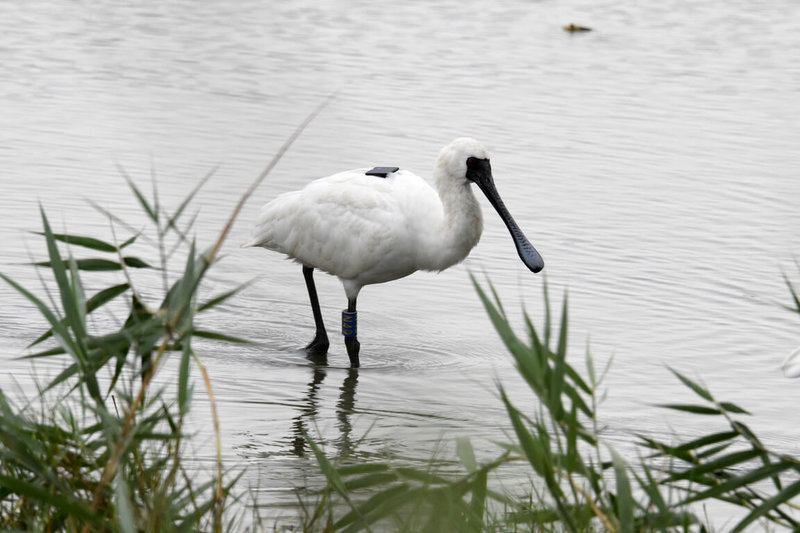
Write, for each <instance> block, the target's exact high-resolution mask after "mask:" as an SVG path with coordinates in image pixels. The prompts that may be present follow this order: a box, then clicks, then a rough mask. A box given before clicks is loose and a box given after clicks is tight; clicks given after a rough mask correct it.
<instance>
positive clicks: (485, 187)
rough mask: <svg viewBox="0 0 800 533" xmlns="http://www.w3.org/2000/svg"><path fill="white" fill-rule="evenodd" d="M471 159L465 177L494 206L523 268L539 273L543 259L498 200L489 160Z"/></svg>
mask: <svg viewBox="0 0 800 533" xmlns="http://www.w3.org/2000/svg"><path fill="white" fill-rule="evenodd" d="M471 159H472V161H470V162H469V164H468V171H467V177H468V178H469V179H470V180H472V181H473V182H475V184H477V185H478V187H480V189H481V191H483V194H484V195H486V198H487V199H488V200H489V203H491V204H492V206H494V208H495V210H496V211H497V214H498V215H500V218H502V219H503V222H504V223H505V225H506V227H507V228H508V231H509V233H511V238H512V239H514V246H516V248H517V253H518V254H519V258H520V259H522V262H523V263H525V266H526V267H528V268H529V269H530V270H531V272H534V273H535V272H539V271H540V270H542V269H543V268H544V259H542V256H541V255H539V252H537V251H536V248H534V247H533V245H532V244H531V241H529V240H528V238H527V237H526V236H525V234H524V233H523V232H522V230H521V229H519V226H517V223H516V222H515V221H514V217H512V216H511V213H509V212H508V208H506V205H505V204H504V203H503V199H502V198H500V194H498V192H497V189H496V188H495V186H494V179H493V178H492V168H491V166H490V164H489V160H487V159H483V160H475V159H474V158H471Z"/></svg>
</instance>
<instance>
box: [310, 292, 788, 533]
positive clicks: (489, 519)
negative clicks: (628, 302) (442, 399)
mask: <svg viewBox="0 0 800 533" xmlns="http://www.w3.org/2000/svg"><path fill="white" fill-rule="evenodd" d="M473 283H474V285H475V288H476V290H477V291H478V294H479V296H480V298H481V300H482V302H483V304H484V306H485V308H486V311H487V313H488V315H489V318H490V319H491V321H492V323H493V324H494V326H495V328H496V330H497V332H498V333H499V335H500V337H501V339H502V340H503V342H504V344H505V346H506V348H507V349H508V351H509V352H510V354H511V356H512V357H513V359H514V361H515V363H516V366H517V369H518V371H519V373H520V376H521V377H522V378H523V379H524V381H525V383H526V384H527V385H528V388H529V389H530V390H531V391H532V392H533V393H534V394H535V395H536V397H537V398H538V403H537V404H536V406H535V407H534V408H530V407H527V408H525V409H520V408H519V407H518V406H516V405H514V404H513V403H512V401H511V400H510V399H509V397H508V395H507V394H506V392H505V390H504V388H503V386H502V384H498V389H499V396H500V401H502V402H503V404H504V406H505V408H506V412H507V414H508V418H509V422H510V425H511V427H512V428H513V433H512V436H513V439H512V441H511V442H508V443H500V444H499V447H500V450H499V452H500V453H499V455H498V457H496V458H495V459H493V460H491V461H488V462H485V463H479V462H478V461H477V460H476V458H475V454H474V452H473V450H472V446H471V445H470V443H469V440H467V439H459V441H458V442H457V445H456V451H457V455H458V458H459V461H460V463H461V467H462V472H463V473H462V474H461V475H454V474H452V473H449V474H448V473H444V472H437V470H436V468H435V467H434V463H433V462H432V463H431V467H430V468H429V469H419V468H408V467H399V466H396V465H394V464H393V463H392V462H391V461H376V462H372V463H358V464H342V465H334V464H332V463H331V462H330V461H329V460H328V459H327V457H326V456H325V454H324V452H323V451H322V450H321V449H320V448H319V447H318V446H317V445H313V450H314V452H315V454H316V456H317V459H318V461H319V463H320V467H321V469H322V471H323V473H324V474H325V475H326V476H327V479H328V485H327V487H326V488H325V490H324V491H323V492H322V493H321V496H320V497H319V499H318V500H317V501H316V502H315V505H314V506H309V507H308V508H307V511H306V515H305V529H307V530H325V531H346V532H348V533H351V532H356V531H375V530H379V531H383V530H390V531H414V532H437V531H466V532H482V531H570V532H579V531H580V532H583V531H613V532H634V531H662V532H678V531H699V532H702V531H709V530H713V528H712V526H711V524H710V523H709V519H708V517H707V516H705V515H704V514H703V515H698V514H697V511H698V510H703V509H708V508H712V509H724V512H725V513H726V516H729V517H731V518H730V519H729V524H728V525H726V529H725V530H726V531H732V532H738V531H745V530H751V529H752V528H753V527H756V524H758V525H759V526H760V528H763V530H774V529H785V530H794V531H796V530H798V529H800V522H798V520H797V518H796V516H795V515H796V511H797V509H798V506H797V504H796V502H795V497H796V496H797V495H798V494H800V461H798V459H797V458H796V457H793V456H789V455H787V454H783V453H778V452H775V451H773V450H771V449H770V448H769V447H767V446H766V445H765V444H764V443H763V441H761V440H760V439H759V438H758V437H757V436H756V435H755V433H754V432H753V431H752V430H751V429H750V428H749V427H748V426H747V425H746V424H745V423H744V422H743V421H742V420H743V419H742V417H743V416H748V413H747V411H746V410H745V409H743V408H742V407H739V406H738V405H737V404H734V403H731V402H725V401H720V400H718V399H716V398H715V397H714V396H713V395H712V393H711V392H710V391H709V390H708V388H706V387H704V386H702V385H700V384H699V383H697V382H696V381H693V380H691V379H689V378H688V377H686V376H685V375H683V374H681V373H680V372H678V371H676V370H672V369H670V370H671V372H672V373H673V374H674V376H675V377H676V378H677V379H678V380H680V382H682V383H683V384H684V385H685V386H686V387H687V388H688V389H689V390H690V391H691V393H692V394H694V395H695V397H696V398H698V400H697V401H696V402H693V403H679V404H665V405H663V406H662V407H663V408H666V409H670V410H673V411H680V412H682V413H685V414H687V415H688V416H701V417H713V418H716V419H719V420H720V421H721V423H722V424H721V425H722V429H721V430H720V429H715V430H709V433H708V434H705V435H701V436H699V437H693V438H691V439H688V440H681V439H677V440H678V441H677V442H664V441H663V440H659V439H656V438H653V437H650V436H647V435H637V436H635V438H634V439H633V440H632V442H631V446H633V447H635V452H634V453H635V457H636V459H635V460H631V459H630V456H631V453H630V452H629V451H628V452H627V453H626V456H627V457H628V459H627V460H626V459H625V458H623V456H622V454H621V453H620V452H618V451H617V450H615V449H614V448H613V447H612V446H611V445H609V443H608V442H606V441H605V440H604V438H603V431H602V425H601V424H600V423H599V411H598V403H599V402H598V399H599V388H600V385H601V381H602V376H603V374H604V373H605V371H606V370H607V368H606V369H605V370H604V371H603V372H601V373H599V374H598V372H597V371H596V369H595V367H594V364H593V362H592V358H591V354H589V353H587V356H586V363H587V364H586V370H585V371H584V372H580V371H579V370H578V369H577V368H575V367H573V366H572V365H571V364H570V362H569V361H568V360H567V326H568V318H567V316H568V312H567V303H566V299H565V300H564V304H563V308H562V310H561V316H560V321H559V323H558V324H554V323H553V320H552V318H551V310H550V305H549V299H548V294H547V289H546V288H545V290H544V301H545V304H546V305H545V314H544V324H543V326H542V327H541V328H537V327H535V326H534V325H533V323H532V321H531V320H530V318H529V317H528V316H527V314H526V315H525V317H524V318H525V324H526V329H527V332H526V333H527V335H526V337H527V338H526V339H525V338H521V337H519V336H518V335H517V334H516V333H515V332H514V330H513V328H512V326H511V324H510V322H509V320H508V317H507V315H506V313H505V310H504V309H503V306H502V303H501V302H500V300H499V298H498V297H497V294H496V293H494V291H493V289H492V290H490V291H489V292H487V291H486V290H485V289H484V288H483V287H481V286H480V284H478V283H477V282H476V281H475V280H474V278H473ZM792 292H793V296H795V301H796V292H795V291H794V290H793V291H792ZM797 311H798V312H800V306H798V307H797ZM718 425H719V424H718ZM676 438H677V437H676ZM504 466H510V467H514V468H517V469H523V468H524V469H525V470H526V471H527V472H528V475H529V477H530V479H531V486H530V489H529V492H528V494H527V495H526V496H520V495H511V494H508V493H504V492H497V491H495V490H492V485H491V484H490V483H489V481H490V480H491V477H492V476H493V475H494V474H496V473H497V471H498V469H500V468H502V467H504Z"/></svg>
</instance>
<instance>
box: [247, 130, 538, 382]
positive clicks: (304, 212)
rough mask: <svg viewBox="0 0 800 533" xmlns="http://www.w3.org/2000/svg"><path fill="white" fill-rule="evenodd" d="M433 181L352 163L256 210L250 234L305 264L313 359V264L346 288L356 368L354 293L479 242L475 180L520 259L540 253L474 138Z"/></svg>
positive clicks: (532, 259) (434, 265)
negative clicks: (502, 195) (519, 223)
mask: <svg viewBox="0 0 800 533" xmlns="http://www.w3.org/2000/svg"><path fill="white" fill-rule="evenodd" d="M433 173H434V179H435V188H434V187H431V186H430V185H429V184H428V182H426V181H425V180H424V179H422V178H420V177H419V176H417V175H416V174H413V173H411V172H409V171H407V170H400V169H398V168H396V167H376V168H373V169H371V170H370V169H361V170H350V171H347V172H341V173H339V174H334V175H333V176H329V177H327V178H321V179H318V180H316V181H312V182H311V183H309V184H308V185H306V186H305V187H304V188H303V189H302V190H299V191H293V192H289V193H286V194H282V195H281V196H279V197H277V198H275V199H274V200H273V201H271V202H269V203H268V204H267V205H265V206H264V207H263V208H262V209H261V214H260V215H259V217H258V220H257V222H256V225H255V228H254V230H253V238H252V240H251V241H250V242H248V243H247V244H245V245H244V246H261V247H263V248H267V249H269V250H274V251H276V252H281V253H283V254H286V255H287V256H288V257H290V258H291V259H294V260H295V261H296V262H298V263H300V264H301V265H303V276H304V277H305V281H306V287H307V288H308V295H309V298H310V299H311V308H312V310H313V313H314V322H315V324H316V328H317V331H316V335H315V336H314V340H312V341H311V343H310V344H309V345H308V346H307V347H306V351H307V353H308V354H309V355H310V356H313V357H322V356H324V355H325V354H327V351H328V346H329V343H328V334H327V333H326V332H325V325H324V323H323V321H322V313H321V312H320V308H319V299H318V298H317V290H316V288H315V286H314V278H313V275H314V269H315V268H318V269H320V270H323V271H325V272H327V273H329V274H333V275H334V276H337V277H338V278H339V279H340V280H341V281H342V284H343V285H344V291H345V294H346V295H347V310H346V311H343V312H342V334H343V335H344V337H345V339H344V342H345V345H346V346H347V355H348V356H349V357H350V364H351V366H353V367H357V366H358V365H359V360H358V350H359V346H360V345H359V342H358V339H357V337H356V298H357V297H358V293H359V291H360V290H361V288H362V287H363V286H364V285H370V284H372V283H383V282H385V281H391V280H394V279H398V278H402V277H404V276H408V275H409V274H411V273H413V272H416V271H417V270H431V271H437V272H438V271H442V270H444V269H446V268H448V267H451V266H453V265H455V264H456V263H459V262H461V261H462V260H463V259H464V258H465V257H466V256H467V254H468V253H469V251H470V250H472V248H473V247H474V246H475V245H476V244H477V243H478V239H479V238H480V236H481V230H482V229H483V217H482V216H481V209H480V206H479V205H478V200H477V198H475V195H474V194H473V192H472V188H471V187H470V185H471V184H472V183H475V184H476V185H477V186H478V187H479V188H480V189H481V191H483V194H485V195H486V197H487V198H488V199H489V202H490V203H491V204H492V205H493V206H494V208H495V209H496V210H497V213H498V214H499V215H500V217H501V218H502V219H503V222H505V224H506V226H507V227H508V230H509V231H510V232H511V236H512V237H513V239H514V244H515V245H516V247H517V252H518V253H519V256H520V258H521V259H522V262H523V263H525V265H526V266H527V267H528V268H529V269H530V270H532V271H533V272H539V271H540V270H541V269H542V268H544V261H542V257H541V256H540V255H539V253H538V252H537V251H536V249H535V248H534V247H533V245H532V244H531V243H530V242H529V241H528V239H527V238H526V237H525V235H524V234H523V233H522V230H520V229H519V227H518V226H517V224H516V223H515V222H514V219H513V218H511V214H509V212H508V210H507V209H506V207H505V205H504V204H503V201H502V200H501V199H500V196H499V195H498V194H497V190H496V189H495V186H494V181H493V180H492V168H491V165H490V164H489V157H488V156H487V154H486V149H484V147H483V146H481V144H480V143H478V142H477V141H476V140H474V139H468V138H461V139H456V140H455V141H453V142H452V143H450V144H449V145H447V146H446V147H444V149H442V151H441V152H440V153H439V158H438V160H437V161H436V166H435V167H434V171H433Z"/></svg>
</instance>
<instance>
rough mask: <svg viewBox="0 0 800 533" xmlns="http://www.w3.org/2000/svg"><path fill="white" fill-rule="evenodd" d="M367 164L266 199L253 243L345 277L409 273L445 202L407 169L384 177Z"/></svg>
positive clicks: (396, 275)
mask: <svg viewBox="0 0 800 533" xmlns="http://www.w3.org/2000/svg"><path fill="white" fill-rule="evenodd" d="M364 172H365V171H364V170H355V171H349V172H343V173H340V174H335V175H333V176H330V177H328V178H322V179H319V180H316V181H314V182H311V183H310V184H308V185H307V186H306V187H305V188H303V189H302V190H300V191H296V192H291V193H287V194H284V195H282V196H279V197H278V198H276V199H275V200H273V201H272V202H270V203H268V204H267V205H266V206H264V208H263V209H262V211H261V214H260V216H259V218H258V221H257V222H256V228H255V231H254V234H253V241H252V242H251V245H253V246H263V247H265V248H269V249H272V250H276V251H279V252H282V253H284V254H286V255H288V256H289V257H291V258H292V259H295V260H296V261H298V262H301V263H303V264H305V265H308V266H313V267H316V268H319V269H322V270H324V271H326V272H329V273H331V274H334V275H336V276H339V277H340V278H344V279H355V278H357V277H359V275H360V276H362V277H363V276H367V277H369V276H370V275H373V276H374V275H380V276H385V277H386V276H392V275H394V276H395V277H401V276H402V275H407V274H409V273H410V272H412V271H413V270H415V268H413V264H412V263H413V260H414V257H413V256H414V246H415V242H416V232H418V231H419V226H420V224H422V223H424V221H425V218H426V217H430V216H431V214H435V213H434V211H435V210H436V209H437V208H438V209H439V210H441V207H440V206H439V205H438V204H437V202H436V200H437V195H436V192H435V191H434V190H433V189H432V188H431V187H430V185H428V184H427V183H426V182H425V181H424V180H422V179H421V178H419V177H417V176H416V175H414V174H412V173H410V172H407V171H405V172H404V171H400V172H398V173H396V174H395V175H390V176H388V177H386V178H380V177H376V176H366V175H365V174H364ZM378 270H380V272H379V273H378V272H377V271H378ZM388 279H393V278H392V277H388V278H387V280H388ZM370 282H375V281H370Z"/></svg>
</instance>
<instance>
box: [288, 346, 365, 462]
mask: <svg viewBox="0 0 800 533" xmlns="http://www.w3.org/2000/svg"><path fill="white" fill-rule="evenodd" d="M312 361H313V362H314V363H315V364H314V365H312V366H311V367H310V368H311V370H312V372H311V381H309V382H308V387H307V389H306V396H305V398H304V401H303V402H302V404H301V407H300V413H299V414H298V415H297V416H296V417H294V423H293V435H292V452H293V453H294V454H295V455H297V456H298V457H305V456H306V455H307V453H308V451H309V446H308V443H307V442H306V438H305V435H311V436H312V437H314V436H315V435H316V433H315V432H314V431H315V430H316V418H317V414H318V412H319V391H320V388H321V386H322V382H323V381H324V380H325V377H326V376H327V373H328V368H327V366H326V364H325V363H324V362H322V361H319V360H312ZM357 384H358V369H357V368H348V369H347V371H346V374H345V378H344V381H343V382H342V385H341V387H339V400H338V401H337V402H336V420H337V422H338V423H337V428H338V430H339V438H338V439H336V441H335V442H336V448H337V451H338V455H339V457H346V456H348V455H350V452H351V451H352V449H353V441H352V439H351V431H352V424H351V423H350V415H351V414H352V413H353V410H354V408H355V396H356V385H357ZM323 407H324V406H323Z"/></svg>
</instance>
